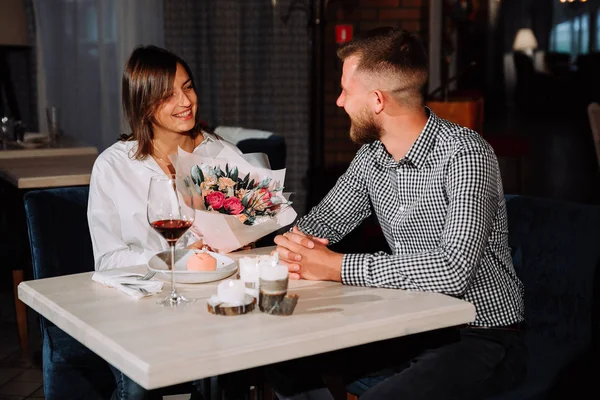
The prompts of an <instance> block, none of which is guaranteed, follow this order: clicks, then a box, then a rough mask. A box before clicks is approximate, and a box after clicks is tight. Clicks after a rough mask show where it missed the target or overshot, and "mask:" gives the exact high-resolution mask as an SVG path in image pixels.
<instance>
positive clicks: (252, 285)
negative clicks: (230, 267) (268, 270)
mask: <svg viewBox="0 0 600 400" xmlns="http://www.w3.org/2000/svg"><path fill="white" fill-rule="evenodd" d="M256 261H257V260H256V258H250V257H242V258H240V260H239V265H240V279H241V280H242V281H243V282H244V284H245V285H246V293H248V294H249V295H250V296H254V297H258V284H259V282H258V278H259V275H260V274H259V268H258V264H257V262H256Z"/></svg>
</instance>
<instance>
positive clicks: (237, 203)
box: [170, 147, 297, 253]
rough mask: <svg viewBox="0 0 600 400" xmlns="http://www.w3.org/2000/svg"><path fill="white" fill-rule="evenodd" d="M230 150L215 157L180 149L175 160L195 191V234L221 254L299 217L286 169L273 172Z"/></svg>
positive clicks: (248, 156) (172, 157)
mask: <svg viewBox="0 0 600 400" xmlns="http://www.w3.org/2000/svg"><path fill="white" fill-rule="evenodd" d="M251 156H252V155H244V154H239V153H237V152H235V151H233V150H232V149H229V148H227V147H226V148H225V149H224V150H223V151H221V152H220V153H219V154H218V155H216V156H215V157H206V156H200V155H198V154H192V153H187V152H185V151H183V150H181V149H180V150H179V153H178V154H177V156H171V157H170V159H171V161H172V162H173V165H174V166H175V169H176V170H177V171H178V172H179V173H182V174H184V175H186V176H185V178H184V181H185V184H186V185H187V186H191V187H192V188H193V190H192V192H193V193H194V195H193V206H194V208H195V209H196V218H195V221H194V225H193V226H192V228H191V229H190V231H191V232H192V233H194V234H196V235H197V236H198V237H202V239H203V240H204V243H206V244H207V245H209V246H210V247H212V248H213V249H214V250H216V251H218V252H220V253H227V252H230V251H233V250H236V249H238V248H240V247H243V246H245V245H247V244H249V243H252V242H255V241H256V240H258V239H260V238H262V237H263V236H266V235H268V234H269V233H272V232H274V231H276V230H278V229H280V228H283V227H284V226H286V225H289V224H291V223H292V222H294V220H295V219H296V215H297V214H296V212H295V211H294V209H293V208H292V207H291V204H292V203H291V202H290V201H289V196H290V193H284V192H283V182H284V179H285V169H283V170H271V169H270V168H266V167H265V165H264V164H262V165H261V163H260V162H257V160H259V159H258V158H256V157H254V158H253V157H251Z"/></svg>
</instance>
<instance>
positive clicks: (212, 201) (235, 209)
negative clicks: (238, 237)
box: [190, 164, 291, 225]
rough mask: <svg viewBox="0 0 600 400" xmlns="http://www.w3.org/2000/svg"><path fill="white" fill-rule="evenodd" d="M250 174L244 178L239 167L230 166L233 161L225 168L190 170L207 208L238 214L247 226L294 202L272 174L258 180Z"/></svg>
mask: <svg viewBox="0 0 600 400" xmlns="http://www.w3.org/2000/svg"><path fill="white" fill-rule="evenodd" d="M203 168H204V171H203ZM250 175H251V173H250V172H248V173H247V174H246V176H244V177H243V178H242V177H241V176H240V173H239V169H238V167H233V168H232V169H230V168H229V164H225V170H224V171H223V170H221V167H220V166H218V165H217V166H214V167H213V166H210V165H206V164H201V165H194V166H193V167H192V168H191V172H190V176H191V180H192V182H193V184H194V188H195V189H196V193H200V194H201V195H202V199H203V202H204V207H205V208H206V210H208V211H218V212H219V213H221V214H228V215H235V216H237V218H238V219H239V220H240V222H242V223H244V224H246V225H254V224H255V223H257V222H260V221H261V220H263V219H261V218H260V217H266V218H270V217H273V216H274V215H275V214H276V213H277V212H278V211H279V210H280V209H281V207H282V206H288V205H290V204H291V202H290V201H288V200H287V199H286V198H285V197H284V196H283V195H282V191H283V186H279V185H277V184H276V183H275V182H273V180H272V178H271V177H266V178H264V179H262V180H261V181H260V182H257V181H255V180H254V179H251V178H250ZM257 218H258V220H257Z"/></svg>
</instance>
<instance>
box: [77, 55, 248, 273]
mask: <svg viewBox="0 0 600 400" xmlns="http://www.w3.org/2000/svg"><path fill="white" fill-rule="evenodd" d="M122 91H123V109H124V112H125V115H126V117H127V120H128V122H129V126H130V127H131V132H132V133H131V135H129V136H126V137H123V138H122V139H121V140H120V141H119V142H117V143H115V144H114V145H112V146H111V147H109V148H108V149H106V150H105V151H104V152H103V153H102V154H100V155H99V156H98V158H97V160H96V162H95V163H94V167H93V170H92V177H91V182H90V198H89V205H88V221H89V225H90V231H91V236H92V242H93V250H94V259H95V268H96V270H98V271H100V270H106V269H112V268H120V267H126V266H131V265H138V264H145V263H146V262H147V261H148V259H149V258H150V257H151V256H152V255H154V254H156V253H157V252H159V251H162V250H166V249H168V246H167V242H166V241H165V240H164V239H163V238H162V237H161V236H160V235H159V234H158V233H156V232H154V230H153V229H152V228H151V227H150V226H149V224H148V221H147V219H146V200H147V195H148V186H149V183H150V178H151V177H152V176H153V175H157V174H171V173H173V172H175V170H174V168H173V165H172V164H171V162H170V161H169V158H168V156H169V155H171V154H176V153H177V150H178V148H179V147H181V148H182V149H183V150H185V151H188V152H190V153H191V152H193V153H196V154H200V155H205V156H214V155H215V154H217V153H218V152H219V150H220V149H222V148H223V147H224V146H228V147H230V148H233V149H234V150H235V151H236V152H238V153H239V150H238V149H237V147H235V146H233V145H232V144H230V143H228V142H226V141H224V140H221V139H220V138H218V137H217V136H215V135H213V134H210V133H207V132H204V131H203V130H202V124H201V122H200V119H199V115H198V113H197V104H198V103H197V96H196V92H195V90H194V83H193V80H192V73H191V71H190V69H189V67H188V65H187V64H186V63H185V61H183V60H182V59H181V58H179V57H178V56H176V55H175V54H173V53H171V52H169V51H167V50H164V49H161V48H158V47H155V46H148V47H140V48H137V49H136V50H134V51H133V53H132V54H131V57H130V59H129V61H128V63H127V65H126V67H125V72H124V73H123V90H122ZM194 242H195V243H194ZM178 244H179V245H180V246H186V245H187V246H190V247H192V248H194V247H196V248H197V247H201V245H202V242H197V241H196V239H195V238H194V237H193V235H192V234H191V233H188V234H186V235H185V236H184V237H183V238H182V239H181V240H180V241H179V243H178Z"/></svg>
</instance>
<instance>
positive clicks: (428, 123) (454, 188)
mask: <svg viewBox="0 0 600 400" xmlns="http://www.w3.org/2000/svg"><path fill="white" fill-rule="evenodd" d="M338 56H339V57H340V59H341V60H342V61H343V63H344V64H343V74H342V78H341V87H342V92H341V94H340V96H339V98H338V99H337V105H338V106H339V107H344V110H345V111H346V112H347V113H348V115H349V117H350V119H351V122H352V126H351V129H350V137H351V139H352V140H353V141H354V142H356V143H358V144H361V145H363V146H362V147H361V149H360V150H359V151H358V153H357V155H356V157H355V158H354V160H353V161H352V163H351V165H350V167H349V168H348V170H347V171H346V172H345V174H344V175H342V176H341V177H340V179H339V180H338V182H337V184H336V185H335V187H334V188H333V189H332V190H331V191H330V192H329V194H327V196H326V197H325V198H324V199H323V200H322V201H321V203H320V204H319V205H317V206H316V207H314V208H313V209H312V210H311V212H310V213H309V214H308V215H306V216H305V217H303V218H301V219H300V220H299V221H298V222H297V225H296V226H295V227H294V228H293V230H292V231H290V232H288V233H285V234H284V235H279V236H277V237H276V239H275V243H276V244H277V251H278V252H279V255H280V257H281V259H282V260H283V261H284V262H285V263H286V264H287V265H288V268H289V271H290V278H291V279H310V280H331V281H337V282H342V283H343V284H346V285H356V286H371V287H383V288H393V289H406V290H418V291H429V292H439V293H444V294H447V295H450V296H454V297H458V298H461V299H464V300H466V301H469V302H471V303H473V304H474V305H475V307H476V318H475V321H474V322H473V323H472V324H470V325H466V326H463V327H454V328H449V329H444V330H439V331H435V332H430V333H426V334H420V335H413V336H409V337H405V338H400V339H395V340H391V341H384V342H378V343H373V344H370V345H366V346H361V347H360V348H353V349H347V350H344V351H341V352H336V353H334V354H326V355H321V356H316V357H311V358H307V359H301V360H298V361H291V362H288V363H282V364H278V365H276V366H274V367H273V368H271V369H270V370H269V371H268V374H269V376H270V379H271V380H272V384H273V386H274V387H275V389H276V391H277V393H278V395H279V396H280V398H332V397H331V395H330V394H329V392H328V391H327V390H326V389H324V383H323V381H322V379H321V378H320V375H321V374H323V373H332V372H333V373H335V372H338V373H341V374H342V375H343V376H344V378H345V379H346V380H347V381H348V380H354V379H356V378H358V377H360V376H363V379H359V380H357V381H355V383H354V384H353V385H351V386H352V391H358V392H361V391H364V390H366V392H365V393H364V394H363V395H362V396H361V400H369V399H377V400H381V399H404V400H406V399H417V398H418V399H454V398H456V399H464V398H479V397H483V396H486V395H489V394H491V393H495V392H500V391H504V390H506V389H508V388H510V387H512V386H514V385H515V383H516V382H517V381H518V380H519V379H520V378H521V376H522V374H523V372H524V359H525V349H524V345H523V338H522V335H523V332H522V327H521V323H522V321H523V309H524V306H523V285H522V283H521V282H520V281H519V279H518V278H517V276H516V274H515V270H514V267H513V264H512V260H511V255H510V248H509V246H508V228H507V219H506V207H505V203H504V194H503V189H502V182H501V178H500V173H499V169H498V163H497V159H496V156H495V154H494V152H493V150H492V148H491V147H490V146H489V145H488V143H486V142H485V140H483V139H482V138H481V136H480V135H479V134H477V133H476V132H473V131H471V130H469V129H467V128H464V127H461V126H458V125H456V124H453V123H451V122H449V121H446V120H443V119H440V118H438V117H437V116H436V115H435V114H434V113H433V112H432V111H431V110H429V109H427V108H425V107H424V99H423V95H422V93H423V89H424V86H425V84H426V82H427V79H428V77H427V58H426V55H425V52H424V50H423V48H422V46H421V45H420V44H419V42H418V40H417V39H416V38H415V37H414V36H411V35H410V34H409V33H407V32H405V31H402V30H399V29H393V28H379V29H376V30H373V31H371V32H369V33H368V34H367V35H365V36H364V37H363V38H359V39H357V40H355V41H352V42H350V43H348V44H346V45H344V46H343V47H341V48H340V49H339V51H338ZM371 208H373V209H374V211H375V213H376V216H377V219H378V220H379V222H380V224H381V226H382V229H383V233H384V234H385V237H386V240H387V242H388V244H389V246H390V248H391V250H392V254H386V253H383V252H380V253H376V254H338V253H335V252H333V251H331V250H329V249H328V248H327V244H328V243H334V242H337V241H339V240H340V239H342V238H343V237H344V235H346V234H347V233H348V232H350V231H351V230H352V229H354V228H355V227H356V226H357V225H358V224H359V223H360V222H361V221H362V220H363V219H364V218H366V217H368V216H369V215H370V213H371V211H370V210H371ZM365 376H367V378H365ZM386 378H387V379H386ZM367 389H368V390H367ZM300 392H303V393H300Z"/></svg>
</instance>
